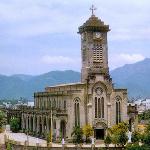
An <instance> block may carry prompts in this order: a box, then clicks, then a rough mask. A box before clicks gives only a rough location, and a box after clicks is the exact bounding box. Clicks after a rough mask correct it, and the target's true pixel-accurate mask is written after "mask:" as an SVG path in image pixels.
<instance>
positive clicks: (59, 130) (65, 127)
mask: <svg viewBox="0 0 150 150" xmlns="http://www.w3.org/2000/svg"><path fill="white" fill-rule="evenodd" d="M109 31H110V28H109V25H106V24H105V23H104V22H103V21H102V20H101V19H99V18H98V17H96V16H95V15H94V14H93V9H92V15H91V17H90V18H89V19H88V20H87V21H86V22H85V23H84V24H83V25H82V26H80V27H79V30H78V33H79V34H80V35H81V57H82V68H81V82H79V83H70V84H61V85H56V86H50V87H46V88H45V90H44V91H43V92H36V93H34V102H35V107H34V109H28V110H24V111H23V113H22V129H24V130H29V131H32V132H35V133H36V134H44V133H45V132H46V133H49V132H50V131H51V133H52V135H53V140H54V139H57V138H59V137H60V136H61V137H64V138H66V137H67V138H68V139H71V138H72V137H71V133H72V130H73V127H75V126H80V127H83V126H84V125H86V124H90V125H91V126H92V127H93V129H94V137H95V138H96V139H97V140H98V139H104V136H105V135H106V129H107V128H108V127H111V126H113V125H115V124H118V123H119V122H122V121H127V120H128V117H127V89H115V88H114V86H113V83H112V79H111V77H110V74H109V66H108V42H107V33H108V32H109Z"/></svg>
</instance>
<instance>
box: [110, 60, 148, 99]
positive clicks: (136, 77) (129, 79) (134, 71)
mask: <svg viewBox="0 0 150 150" xmlns="http://www.w3.org/2000/svg"><path fill="white" fill-rule="evenodd" d="M111 77H112V79H113V83H114V86H115V87H117V88H118V87H122V88H127V89H128V95H129V97H134V98H135V97H150V86H149V85H150V58H146V59H145V60H143V61H140V62H137V63H134V64H128V65H124V66H123V67H120V68H117V69H115V70H113V71H111Z"/></svg>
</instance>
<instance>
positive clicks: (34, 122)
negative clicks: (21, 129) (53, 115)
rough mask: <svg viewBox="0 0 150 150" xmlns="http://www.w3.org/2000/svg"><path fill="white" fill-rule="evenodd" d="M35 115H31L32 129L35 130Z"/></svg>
mask: <svg viewBox="0 0 150 150" xmlns="http://www.w3.org/2000/svg"><path fill="white" fill-rule="evenodd" d="M35 124H36V123H35V115H34V116H33V131H35V130H36V128H35Z"/></svg>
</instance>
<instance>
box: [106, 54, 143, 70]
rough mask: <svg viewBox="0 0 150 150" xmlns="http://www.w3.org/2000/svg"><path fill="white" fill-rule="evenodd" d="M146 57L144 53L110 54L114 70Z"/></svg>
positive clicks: (110, 62)
mask: <svg viewBox="0 0 150 150" xmlns="http://www.w3.org/2000/svg"><path fill="white" fill-rule="evenodd" d="M144 59H145V57H144V56H143V55H142V54H125V53H121V54H113V55H111V56H110V61H109V64H110V69H111V70H112V69H115V68H117V67H121V66H123V65H125V64H132V63H136V62H138V61H141V60H144Z"/></svg>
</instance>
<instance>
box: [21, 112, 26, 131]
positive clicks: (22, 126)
mask: <svg viewBox="0 0 150 150" xmlns="http://www.w3.org/2000/svg"><path fill="white" fill-rule="evenodd" d="M21 128H22V129H24V128H25V122H24V114H22V117H21Z"/></svg>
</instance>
